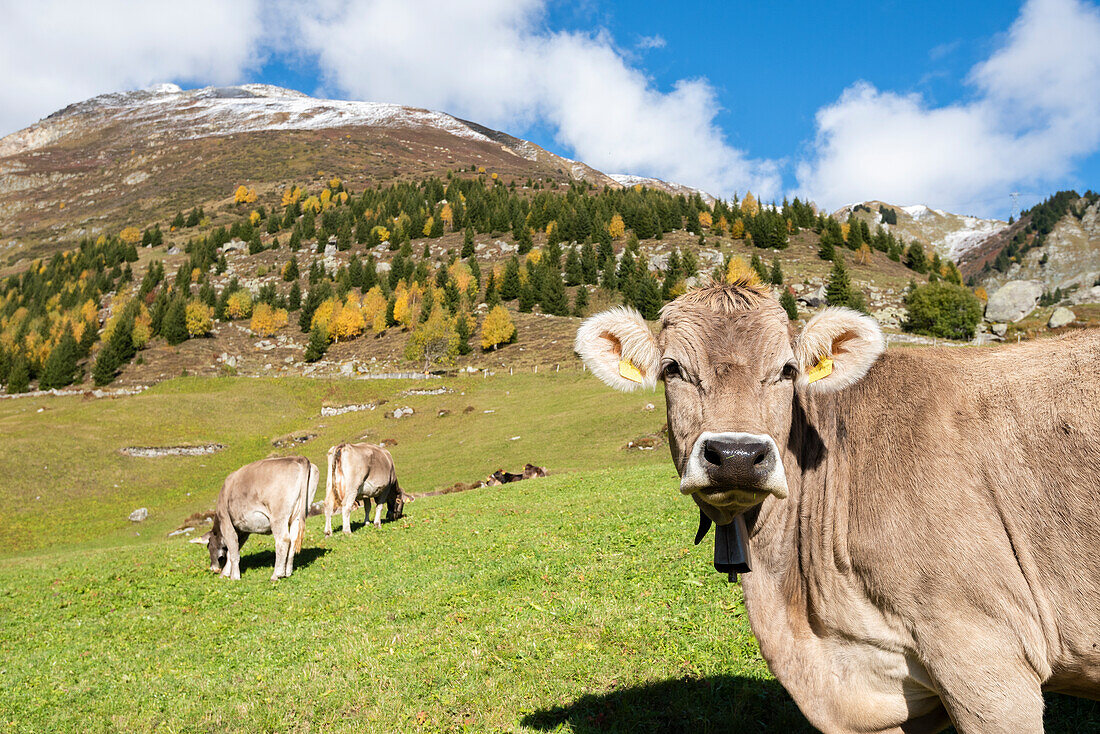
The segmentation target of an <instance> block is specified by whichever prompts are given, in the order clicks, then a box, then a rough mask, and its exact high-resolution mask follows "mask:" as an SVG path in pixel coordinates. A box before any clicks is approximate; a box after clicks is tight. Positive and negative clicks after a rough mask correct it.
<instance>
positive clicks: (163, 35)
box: [0, 0, 1100, 217]
mask: <svg viewBox="0 0 1100 734" xmlns="http://www.w3.org/2000/svg"><path fill="white" fill-rule="evenodd" d="M86 5H87V4H85V3H73V2H68V1H67V0H43V2H42V3H40V4H36V6H35V8H33V9H31V10H27V11H25V12H20V11H18V10H17V11H16V13H15V17H14V18H12V20H11V23H9V24H7V30H6V31H5V30H2V29H0V69H3V66H4V65H5V64H7V65H9V66H11V67H12V69H14V68H17V67H16V65H17V64H19V62H18V59H19V58H27V56H22V55H20V54H22V53H23V52H24V51H25V49H24V51H21V48H22V47H27V48H29V47H32V46H34V45H36V44H37V45H39V46H40V45H41V43H43V42H46V41H45V38H46V37H47V34H48V38H49V39H50V42H52V43H51V47H53V48H55V49H57V50H58V51H57V53H55V54H51V55H49V58H47V59H46V60H45V61H44V62H43V64H42V65H41V68H34V69H30V70H28V69H26V66H25V65H20V66H19V67H18V68H19V69H20V73H19V74H7V75H0V76H3V77H7V79H5V80H4V81H0V109H6V110H7V112H0V133H3V132H9V131H11V130H14V129H18V128H19V127H23V126H25V125H27V124H30V123H31V122H33V121H34V120H35V119H37V118H38V117H41V116H43V115H45V114H48V113H49V112H50V111H52V110H54V109H57V108H59V107H61V106H64V104H67V103H69V102H72V101H76V100H78V99H82V98H85V97H87V96H91V95H92V94H95V93H100V92H105V91H113V90H117V89H125V88H135V87H140V86H145V85H147V84H150V83H154V82H159V81H175V82H177V83H180V84H181V85H183V86H198V85H204V84H212V83H217V84H225V83H233V82H245V81H263V82H267V83H271V84H277V85H280V86H288V87H292V88H296V89H299V90H301V91H305V92H308V93H314V94H320V95H326V96H333V97H340V98H350V99H367V100H373V101H388V102H399V103H406V104H412V105H417V106H424V107H429V108H432V109H441V110H443V111H447V112H450V113H452V114H456V115H458V116H461V117H465V118H467V119H472V120H475V121H477V122H481V123H483V124H487V125H490V126H493V127H497V128H499V129H502V130H505V131H507V132H509V133H512V134H515V135H518V136H521V137H526V138H528V139H531V140H533V141H534V142H536V143H538V144H539V145H542V146H543V147H545V148H547V149H549V150H552V151H554V152H558V153H561V154H564V155H567V156H570V157H574V158H579V159H581V160H584V161H586V162H588V163H590V164H592V165H594V166H596V167H597V168H600V169H601V170H604V171H607V172H614V173H620V172H621V173H637V174H642V175H652V176H658V177H661V178H666V179H669V180H675V181H678V182H680V183H685V184H689V185H693V186H698V187H701V188H704V189H706V190H708V191H711V192H712V193H715V194H717V195H723V196H730V195H732V194H733V193H735V192H736V193H743V192H744V191H745V190H746V189H752V190H753V191H755V192H756V193H758V194H763V195H764V196H765V197H768V198H772V197H775V198H781V197H783V196H784V195H787V196H792V195H801V196H803V197H808V198H811V199H813V200H815V201H818V202H819V203H820V204H822V205H823V206H825V207H826V208H829V209H832V208H835V207H837V206H840V205H842V204H845V203H850V202H852V201H856V200H861V199H868V198H882V199H886V200H888V201H891V202H892V203H899V204H911V203H926V204H929V205H931V206H934V207H938V208H944V209H949V210H952V211H958V212H961V213H974V214H981V215H996V216H1002V217H1004V216H1007V215H1008V213H1009V208H1010V204H1011V200H1010V198H1009V192H1011V191H1020V192H1021V194H1022V195H1021V204H1022V205H1023V206H1027V205H1029V204H1031V203H1033V202H1034V201H1036V200H1038V199H1040V198H1042V197H1044V196H1045V195H1047V194H1048V193H1052V192H1053V191H1055V190H1057V189H1060V188H1077V189H1078V190H1080V191H1084V190H1085V189H1087V188H1100V154H1098V152H1097V151H1098V150H1100V11H1098V9H1097V6H1096V4H1095V3H1093V2H1089V1H1088V0H1029V2H1026V3H1008V2H954V3H946V2H937V1H931V2H925V3H922V4H920V5H919V6H918V5H914V4H912V3H899V2H885V3H844V4H827V5H823V4H821V3H809V2H787V3H759V2H757V3H742V2H726V3H702V2H688V1H685V2H678V3H667V2H659V3H658V2H629V3H628V2H610V1H609V2H597V1H595V0H587V1H585V2H579V3H567V2H559V1H558V0H481V2H478V3H466V4H455V3H453V2H443V1H442V0H415V1H414V0H344V1H343V2H340V3H331V4H328V3H308V4H303V3H291V2H284V1H283V0H276V1H275V2H271V3H266V4H261V3H259V2H258V0H241V1H240V2H236V3H233V4H229V3H220V2H216V0H196V3H174V4H168V5H166V6H160V7H158V8H157V9H156V11H149V10H142V7H143V6H142V4H140V3H133V2H131V1H130V0H104V2H102V3H99V4H97V5H96V8H95V10H94V11H92V10H88V9H87V8H86V7H85V6H86ZM200 6H202V7H200ZM307 6H308V7H307ZM166 8H169V9H167V10H166ZM173 12H174V13H176V17H171V16H172V13H173ZM85 16H86V17H85ZM196 18H198V19H199V20H196ZM145 24H148V25H151V26H154V28H155V29H154V30H150V29H146V28H145V27H144V25H145ZM68 27H71V28H72V32H71V33H69V34H67V33H66V28H68ZM89 27H91V28H92V29H93V30H94V31H96V32H95V33H89ZM112 33H116V34H119V36H120V38H119V39H117V40H116V39H112V38H111V34H112ZM5 36H6V37H5ZM36 36H42V40H39V39H38V38H36ZM88 36H92V37H93V40H88V39H87V37H88ZM146 39H147V40H146ZM82 43H84V44H86V45H89V48H88V49H86V51H85V52H83V53H82V51H84V49H81V44H82ZM4 48H8V51H7V52H5V51H4ZM64 49H71V50H70V51H68V52H67V51H65V50H64ZM39 58H41V56H39ZM12 77H21V78H20V79H12ZM5 103H6V104H5Z"/></svg>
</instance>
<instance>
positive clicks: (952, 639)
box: [927, 629, 1043, 734]
mask: <svg viewBox="0 0 1100 734" xmlns="http://www.w3.org/2000/svg"><path fill="white" fill-rule="evenodd" d="M959 632H961V634H943V633H942V632H941V633H940V634H941V635H942V637H941V638H940V640H938V642H939V643H940V644H938V645H936V647H935V649H934V651H931V652H932V654H931V656H930V659H929V661H928V665H927V667H928V672H929V673H930V674H931V676H932V680H933V682H934V683H935V685H936V688H937V689H938V690H939V693H940V699H941V700H942V701H943V704H944V706H945V707H946V708H947V711H948V713H949V714H950V715H951V719H952V720H953V721H954V723H955V728H956V729H958V731H959V733H960V734H1042V732H1043V693H1042V688H1041V685H1042V682H1041V681H1040V678H1039V675H1038V674H1037V673H1036V671H1035V669H1034V668H1033V667H1032V666H1031V665H1030V664H1029V663H1028V661H1027V660H1026V659H1025V656H1024V653H1023V651H1022V650H1021V649H1020V648H1021V643H1020V640H1019V638H1018V637H1016V636H1015V635H1013V634H1008V633H1006V634H1004V635H997V634H987V635H983V634H981V633H980V632H979V631H976V630H974V629H968V630H960V631H959Z"/></svg>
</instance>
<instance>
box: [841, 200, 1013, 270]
mask: <svg viewBox="0 0 1100 734" xmlns="http://www.w3.org/2000/svg"><path fill="white" fill-rule="evenodd" d="M890 212H893V215H892V216H891V214H890ZM853 213H854V214H855V216H856V217H857V218H859V219H863V220H864V221H866V222H867V224H868V226H870V228H871V231H872V232H874V231H875V228H876V227H877V226H878V225H880V224H881V225H882V226H883V228H885V229H886V230H888V231H891V232H893V233H894V235H896V236H898V237H902V238H903V239H905V241H906V242H908V241H910V240H917V241H919V242H921V243H923V244H925V245H931V246H932V247H934V248H935V249H936V251H937V252H938V253H939V254H940V255H941V256H942V257H948V258H950V259H952V260H955V261H958V260H959V259H960V258H961V257H963V256H964V255H965V254H966V253H967V252H968V251H970V250H971V249H973V248H974V247H976V246H978V245H980V244H981V243H982V242H983V241H984V240H985V239H986V238H988V237H989V236H990V235H992V234H995V233H996V232H998V231H1000V230H1002V229H1003V228H1005V227H1006V226H1008V223H1007V222H1002V221H1000V220H999V219H981V218H979V217H970V216H965V215H962V214H952V213H950V212H945V211H941V210H939V209H932V208H930V207H927V206H925V205H923V204H914V205H911V206H897V205H896V204H887V203H885V202H882V201H863V202H860V203H858V204H850V205H849V206H846V207H843V208H841V209H838V210H837V211H836V212H834V213H833V217H834V218H835V219H836V220H837V221H840V222H846V221H848V217H849V216H850V215H851V214H853ZM895 216H896V218H897V220H896V223H895V224H891V223H889V222H888V221H886V220H887V219H888V218H889V219H893V217H895Z"/></svg>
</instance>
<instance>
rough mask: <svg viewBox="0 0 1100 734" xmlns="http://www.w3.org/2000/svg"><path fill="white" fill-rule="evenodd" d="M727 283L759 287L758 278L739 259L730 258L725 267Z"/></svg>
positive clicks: (746, 264)
mask: <svg viewBox="0 0 1100 734" xmlns="http://www.w3.org/2000/svg"><path fill="white" fill-rule="evenodd" d="M726 282H727V283H744V284H747V285H760V276H759V275H757V273H756V271H755V270H753V269H752V267H750V266H749V264H748V263H747V262H745V261H744V260H743V259H741V258H740V257H737V256H734V257H731V258H730V261H729V264H727V265H726Z"/></svg>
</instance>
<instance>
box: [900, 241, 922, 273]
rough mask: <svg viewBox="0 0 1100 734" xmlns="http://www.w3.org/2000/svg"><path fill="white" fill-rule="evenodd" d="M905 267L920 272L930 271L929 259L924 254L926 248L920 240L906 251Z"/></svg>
mask: <svg viewBox="0 0 1100 734" xmlns="http://www.w3.org/2000/svg"><path fill="white" fill-rule="evenodd" d="M905 267H907V268H909V269H910V270H915V271H916V272H918V273H926V272H928V260H927V258H925V256H924V248H923V247H921V244H920V243H919V242H915V241H914V242H913V243H912V244H911V245H909V249H907V250H906V251H905Z"/></svg>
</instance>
